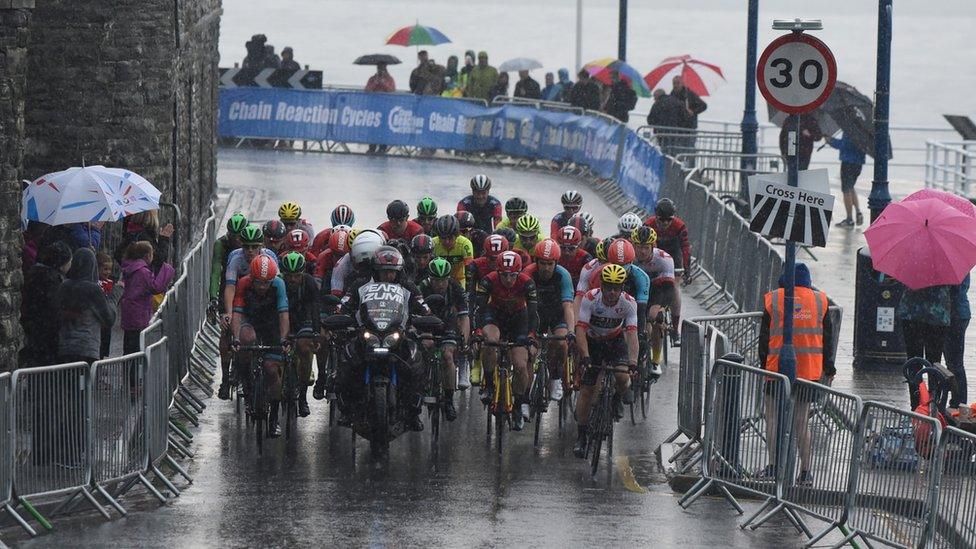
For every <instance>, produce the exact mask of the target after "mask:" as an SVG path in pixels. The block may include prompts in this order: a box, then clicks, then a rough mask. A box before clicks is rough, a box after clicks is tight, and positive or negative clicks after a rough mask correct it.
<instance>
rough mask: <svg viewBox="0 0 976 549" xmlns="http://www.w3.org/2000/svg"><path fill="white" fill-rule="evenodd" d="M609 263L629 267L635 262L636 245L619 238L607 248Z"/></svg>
mask: <svg viewBox="0 0 976 549" xmlns="http://www.w3.org/2000/svg"><path fill="white" fill-rule="evenodd" d="M606 253H607V261H608V262H610V263H613V264H615V265H629V264H631V263H633V262H634V256H635V255H636V254H635V253H634V245H633V244H631V243H630V241H628V240H625V239H623V238H618V239H616V240H614V241H613V242H611V243H610V246H609V247H608V248H607V252H606Z"/></svg>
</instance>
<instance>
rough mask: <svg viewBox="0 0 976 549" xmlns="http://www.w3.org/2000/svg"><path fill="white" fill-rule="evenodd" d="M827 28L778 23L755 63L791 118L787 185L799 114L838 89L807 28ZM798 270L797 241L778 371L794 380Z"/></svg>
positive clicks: (793, 183)
mask: <svg viewBox="0 0 976 549" xmlns="http://www.w3.org/2000/svg"><path fill="white" fill-rule="evenodd" d="M822 28H823V25H821V23H820V21H819V20H813V21H804V20H801V19H795V20H793V21H781V20H776V21H773V29H775V30H789V31H791V32H790V33H789V34H784V35H782V36H780V37H779V38H777V39H775V40H773V41H772V42H771V43H770V44H769V45H768V46H766V49H765V50H764V51H763V53H762V55H761V56H760V57H759V62H758V63H757V66H756V83H757V84H758V86H759V91H760V92H761V93H762V95H763V97H764V98H766V101H768V102H769V103H770V104H771V105H772V106H774V107H776V108H777V109H779V110H781V111H783V112H785V113H788V114H789V115H790V116H789V118H788V119H787V120H786V123H785V126H784V127H785V128H787V132H788V133H787V146H786V165H787V184H788V186H789V187H794V188H795V187H798V179H799V175H798V172H799V154H798V152H799V151H798V146H799V140H800V136H801V133H800V132H801V129H800V115H802V114H804V113H807V112H810V111H812V110H813V109H815V108H817V107H819V106H820V105H821V104H822V103H823V102H824V101H826V100H827V98H828V97H829V96H830V93H831V92H832V91H833V89H834V84H835V83H836V82H837V64H836V62H835V61H834V56H833V54H832V53H831V52H830V48H828V47H827V45H826V44H824V43H823V42H821V41H820V40H818V39H817V38H814V37H813V36H810V35H809V34H803V32H804V31H807V30H820V29H822ZM795 268H796V244H795V242H794V240H793V239H791V240H787V242H786V264H785V265H784V266H783V270H784V272H783V275H784V278H785V281H786V285H785V287H784V293H785V295H784V299H783V348H782V349H781V350H780V357H779V372H780V373H781V374H783V375H785V376H787V377H789V378H790V380H791V381H792V380H794V379H795V378H796V351H795V350H794V348H793V310H794V305H793V303H794V297H793V296H794V283H795V280H794V272H795Z"/></svg>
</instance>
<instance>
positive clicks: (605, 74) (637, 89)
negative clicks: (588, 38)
mask: <svg viewBox="0 0 976 549" xmlns="http://www.w3.org/2000/svg"><path fill="white" fill-rule="evenodd" d="M583 68H584V69H586V72H588V73H590V76H592V77H593V78H596V79H597V80H599V81H600V82H603V83H604V84H606V85H608V86H609V85H610V84H612V83H613V81H612V80H611V79H610V73H611V72H613V71H617V72H619V73H620V78H621V79H623V81H624V82H627V83H628V84H630V87H631V88H633V90H634V93H636V94H637V97H650V96H651V90H650V89H648V87H647V84H645V83H644V78H643V77H642V76H641V74H640V73H639V72H637V69H635V68H634V67H631V66H630V65H628V64H627V63H626V62H624V61H621V60H619V59H614V58H613V57H604V58H603V59H597V60H595V61H590V62H589V63H587V64H585V65H583Z"/></svg>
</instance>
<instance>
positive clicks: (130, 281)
mask: <svg viewBox="0 0 976 549" xmlns="http://www.w3.org/2000/svg"><path fill="white" fill-rule="evenodd" d="M174 274H176V271H175V270H173V267H172V266H171V265H170V264H169V263H163V265H162V267H161V268H160V269H159V273H158V274H156V275H155V276H153V273H152V271H151V270H150V269H149V266H148V265H146V262H145V260H142V259H136V260H126V261H123V262H122V276H123V281H124V282H125V291H123V292H122V301H121V307H122V329H123V330H142V329H143V328H145V327H146V326H149V320H150V319H151V318H152V312H153V311H152V296H153V295H155V294H160V293H163V292H164V291H166V287H167V286H169V283H170V281H171V280H173V275H174Z"/></svg>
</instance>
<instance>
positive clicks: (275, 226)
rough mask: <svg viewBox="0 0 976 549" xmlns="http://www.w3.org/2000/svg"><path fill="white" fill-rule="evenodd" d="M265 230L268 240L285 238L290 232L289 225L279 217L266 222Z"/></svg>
mask: <svg viewBox="0 0 976 549" xmlns="http://www.w3.org/2000/svg"><path fill="white" fill-rule="evenodd" d="M263 230H264V236H265V237H267V238H268V240H271V241H275V242H277V241H279V240H281V239H283V238H285V235H287V234H288V227H285V224H284V223H282V222H281V221H278V220H277V219H272V220H271V221H268V222H267V223H265V224H264V229H263Z"/></svg>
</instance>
